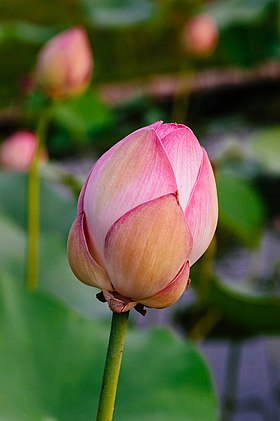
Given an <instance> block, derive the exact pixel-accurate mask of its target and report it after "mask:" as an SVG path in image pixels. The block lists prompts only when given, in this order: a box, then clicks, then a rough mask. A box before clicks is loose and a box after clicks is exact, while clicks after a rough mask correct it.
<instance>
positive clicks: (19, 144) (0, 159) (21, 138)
mask: <svg viewBox="0 0 280 421" xmlns="http://www.w3.org/2000/svg"><path fill="white" fill-rule="evenodd" d="M36 148H37V137H36V136H35V134H34V133H31V132H26V131H21V132H16V133H14V134H12V135H11V136H10V137H8V138H7V139H6V140H4V142H3V143H2V144H1V146H0V164H1V166H2V167H3V168H5V169H7V170H12V171H23V172H24V171H28V169H29V167H30V165H31V163H32V160H33V158H34V155H35V153H36ZM45 159H46V152H44V153H43V156H42V160H45Z"/></svg>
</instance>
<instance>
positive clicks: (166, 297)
mask: <svg viewBox="0 0 280 421" xmlns="http://www.w3.org/2000/svg"><path fill="white" fill-rule="evenodd" d="M189 273H190V265H189V262H186V263H185V264H184V265H183V267H182V268H181V269H180V272H179V273H178V274H177V276H176V278H175V279H173V280H172V281H171V282H170V283H169V284H168V285H167V287H165V288H164V289H163V290H161V291H160V292H158V293H156V294H155V295H153V296H152V297H149V298H145V299H143V300H141V304H143V305H144V306H146V307H151V308H165V307H169V306H171V305H172V304H174V303H175V302H176V301H177V300H178V299H179V298H180V297H181V295H182V294H183V292H184V291H185V290H186V289H187V288H188V286H189V284H190V279H189Z"/></svg>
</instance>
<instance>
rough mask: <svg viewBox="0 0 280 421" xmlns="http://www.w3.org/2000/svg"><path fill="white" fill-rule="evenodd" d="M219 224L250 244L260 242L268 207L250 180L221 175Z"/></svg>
mask: <svg viewBox="0 0 280 421" xmlns="http://www.w3.org/2000/svg"><path fill="white" fill-rule="evenodd" d="M217 189H218V196H219V224H220V226H221V227H222V228H226V229H227V230H228V231H229V232H231V233H232V234H234V235H235V236H236V237H238V238H239V239H240V240H241V241H242V242H243V243H244V244H245V245H246V246H249V247H254V246H256V245H257V244H258V241H259V239H260V234H261V231H262V228H263V223H264V206H263V203H262V201H261V198H260V197H259V195H258V194H257V192H256V190H255V189H254V188H253V187H252V185H251V184H250V183H249V182H248V181H247V180H246V179H240V178H237V177H233V176H230V175H227V174H222V173H221V174H219V177H218V180H217Z"/></svg>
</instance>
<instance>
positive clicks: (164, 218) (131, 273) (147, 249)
mask: <svg viewBox="0 0 280 421" xmlns="http://www.w3.org/2000/svg"><path fill="white" fill-rule="evenodd" d="M191 247H192V237H191V235H190V231H189V228H188V226H187V224H186V221H185V217H184V213H183V211H182V208H181V206H180V205H179V204H178V202H177V200H176V196H175V195H173V194H169V195H166V196H162V197H160V198H157V199H154V200H152V201H150V202H148V203H145V204H142V205H140V206H138V207H137V208H134V209H133V210H131V211H129V212H127V213H126V214H125V215H124V216H123V217H122V218H120V219H119V220H118V221H117V222H116V223H115V224H114V225H113V226H112V228H111V229H110V231H109V232H108V235H107V237H106V242H105V259H106V269H107V271H108V273H109V276H110V279H111V282H112V284H113V286H114V289H115V290H116V291H117V292H118V293H119V294H121V295H123V296H125V297H130V298H132V299H133V300H134V301H136V302H139V300H140V301H141V299H144V298H146V297H150V296H152V295H154V294H156V293H157V292H158V291H161V290H162V289H163V288H165V287H166V285H168V284H169V282H170V281H171V280H172V279H173V278H174V277H175V276H176V274H177V273H178V270H179V268H180V267H181V266H182V265H183V263H184V262H185V261H186V260H187V256H188V254H189V252H190V249H191Z"/></svg>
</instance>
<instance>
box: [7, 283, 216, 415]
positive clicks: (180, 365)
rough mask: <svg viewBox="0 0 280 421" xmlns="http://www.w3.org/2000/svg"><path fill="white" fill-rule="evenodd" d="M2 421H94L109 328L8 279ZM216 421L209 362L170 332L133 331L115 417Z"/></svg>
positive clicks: (127, 339) (128, 344)
mask: <svg viewBox="0 0 280 421" xmlns="http://www.w3.org/2000/svg"><path fill="white" fill-rule="evenodd" d="M0 331H1V336H0V355H1V358H0V371H1V379H2V380H1V382H0V419H1V420H5V421H38V420H47V419H55V420H57V421H77V420H79V421H83V420H85V421H88V420H90V419H94V417H95V413H96V408H97V402H98V395H99V388H100V384H101V379H102V371H103V365H104V359H105V353H106V346H107V340H108V332H109V326H108V324H104V323H96V322H93V321H89V320H86V319H82V318H80V317H78V316H77V315H76V314H75V313H73V312H72V311H69V310H67V309H66V308H64V307H63V306H62V305H60V304H58V303H56V302H55V301H53V300H51V299H49V298H47V297H45V296H44V295H42V294H40V293H37V294H29V293H27V292H25V291H24V290H23V289H22V288H20V287H19V286H18V285H16V284H15V283H13V282H12V281H11V280H10V279H2V280H1V282H0ZM114 419H115V420H116V421H117V420H122V421H126V420H127V421H128V420H129V421H131V420H133V421H140V420H141V421H165V420H166V421H167V420H170V419H172V420H174V421H181V420H183V419H190V420H192V421H205V419H207V420H208V421H214V420H217V419H218V417H217V400H216V396H215V392H214V390H213V385H212V382H211V378H210V374H209V371H208V369H207V366H206V364H205V362H204V360H203V359H202V358H201V356H200V354H199V353H198V351H197V350H196V349H195V347H194V346H193V345H191V344H190V343H186V342H184V341H182V340H180V339H178V338H177V337H175V336H174V335H172V334H171V333H170V332H168V331H166V330H163V329H160V330H159V329H157V330H152V331H142V332H139V331H133V332H128V335H127V338H126V348H125V352H124V356H123V366H122V370H121V376H120V387H119V391H118V395H117V402H116V409H115V418H114Z"/></svg>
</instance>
